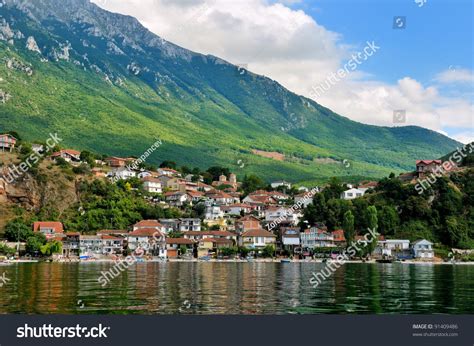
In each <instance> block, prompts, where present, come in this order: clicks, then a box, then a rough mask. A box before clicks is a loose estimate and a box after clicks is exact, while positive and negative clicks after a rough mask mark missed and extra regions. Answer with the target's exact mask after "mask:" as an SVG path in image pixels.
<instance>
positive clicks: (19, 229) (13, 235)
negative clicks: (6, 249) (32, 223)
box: [5, 218, 33, 242]
mask: <svg viewBox="0 0 474 346" xmlns="http://www.w3.org/2000/svg"><path fill="white" fill-rule="evenodd" d="M32 235H33V231H32V230H31V227H29V226H28V225H26V223H25V222H24V221H23V220H22V219H19V218H17V219H13V220H11V221H8V222H7V224H6V226H5V238H7V239H8V241H12V242H14V241H20V242H24V241H26V239H28V237H31V236H32Z"/></svg>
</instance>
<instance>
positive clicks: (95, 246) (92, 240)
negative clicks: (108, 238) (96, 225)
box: [79, 234, 102, 257]
mask: <svg viewBox="0 0 474 346" xmlns="http://www.w3.org/2000/svg"><path fill="white" fill-rule="evenodd" d="M79 251H80V256H87V257H95V256H97V255H102V237H101V236H100V235H85V234H81V236H80V237H79Z"/></svg>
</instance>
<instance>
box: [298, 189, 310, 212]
mask: <svg viewBox="0 0 474 346" xmlns="http://www.w3.org/2000/svg"><path fill="white" fill-rule="evenodd" d="M311 203H313V198H311V197H309V195H308V193H307V192H304V193H300V194H297V195H295V204H299V205H301V206H302V207H303V208H306V207H307V206H308V205H310V204H311Z"/></svg>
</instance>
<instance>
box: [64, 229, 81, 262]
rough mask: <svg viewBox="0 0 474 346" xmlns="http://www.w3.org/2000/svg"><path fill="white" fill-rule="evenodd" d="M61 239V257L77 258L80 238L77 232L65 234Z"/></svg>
mask: <svg viewBox="0 0 474 346" xmlns="http://www.w3.org/2000/svg"><path fill="white" fill-rule="evenodd" d="M65 236H66V237H65V238H64V239H63V256H64V257H79V249H80V247H79V245H80V236H81V233H79V232H66V233H65Z"/></svg>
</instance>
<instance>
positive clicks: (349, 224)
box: [342, 210, 355, 244]
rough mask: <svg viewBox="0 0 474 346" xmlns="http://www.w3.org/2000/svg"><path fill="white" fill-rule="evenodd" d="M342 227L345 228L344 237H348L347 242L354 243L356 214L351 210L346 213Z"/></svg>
mask: <svg viewBox="0 0 474 346" xmlns="http://www.w3.org/2000/svg"><path fill="white" fill-rule="evenodd" d="M342 229H343V230H344V237H345V238H346V242H347V244H352V242H353V241H354V238H355V230H354V215H352V212H351V211H350V210H348V211H346V212H345V213H344V221H343V224H342Z"/></svg>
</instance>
